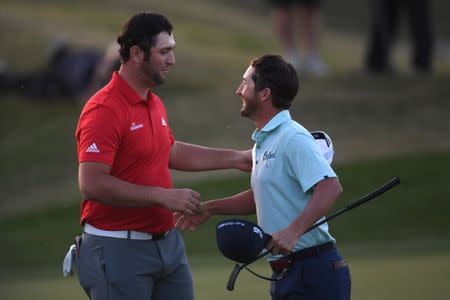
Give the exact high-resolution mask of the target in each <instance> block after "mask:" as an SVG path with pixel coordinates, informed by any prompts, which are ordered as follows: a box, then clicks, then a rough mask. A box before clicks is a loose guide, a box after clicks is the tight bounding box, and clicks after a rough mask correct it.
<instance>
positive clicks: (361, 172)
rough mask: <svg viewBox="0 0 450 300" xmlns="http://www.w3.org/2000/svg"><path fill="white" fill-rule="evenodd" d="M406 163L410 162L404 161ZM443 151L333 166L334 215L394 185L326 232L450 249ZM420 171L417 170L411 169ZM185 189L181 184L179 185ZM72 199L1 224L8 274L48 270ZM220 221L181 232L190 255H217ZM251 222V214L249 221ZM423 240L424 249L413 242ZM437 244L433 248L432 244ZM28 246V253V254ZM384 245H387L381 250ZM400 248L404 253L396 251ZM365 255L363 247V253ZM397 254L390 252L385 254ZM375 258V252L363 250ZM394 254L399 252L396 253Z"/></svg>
mask: <svg viewBox="0 0 450 300" xmlns="http://www.w3.org/2000/svg"><path fill="white" fill-rule="evenodd" d="M411 162H414V163H413V164H411ZM449 167H450V154H449V153H438V154H427V155H425V154H424V155H414V156H408V157H394V158H390V159H385V160H377V161H369V162H359V163H352V164H346V165H342V166H337V167H336V171H337V173H338V174H339V175H340V178H341V181H342V184H343V186H344V194H343V196H342V197H341V198H340V199H341V200H340V201H338V203H337V205H336V207H335V209H334V210H335V211H336V210H338V209H340V208H343V207H344V206H346V205H348V204H350V203H351V202H353V201H354V200H356V199H358V198H359V197H361V196H362V195H364V194H366V193H368V192H369V191H371V190H373V189H374V188H375V187H378V186H379V185H381V184H383V183H384V182H386V181H387V180H389V179H391V178H392V177H394V176H399V177H400V179H401V184H400V185H399V186H397V187H395V188H393V189H392V190H391V191H389V192H387V193H385V194H383V195H382V196H380V197H379V198H377V199H376V200H373V201H372V202H369V203H367V204H365V205H364V206H361V207H360V208H358V209H355V210H354V211H350V212H348V213H347V214H346V215H343V216H341V217H338V218H336V220H333V221H332V224H331V231H332V233H333V235H334V236H335V237H336V238H337V240H338V241H339V243H342V244H343V245H349V247H350V248H352V249H356V250H354V251H355V252H358V251H359V250H358V247H362V248H374V249H378V248H377V247H376V245H383V244H385V243H393V245H396V247H397V246H398V245H399V244H405V245H406V244H408V243H409V244H410V246H409V248H411V249H416V250H420V249H421V247H425V248H429V249H436V248H437V249H439V248H445V249H450V235H449V233H448V225H449V219H448V211H450V204H449V202H448V201H447V200H448V199H449V198H450V189H449V188H448V186H447V185H446V183H448V182H450V176H449V173H448V172H447V170H448V168H449ZM415 168H420V170H421V172H414V170H415ZM183 186H184V185H183ZM187 186H189V187H191V188H193V189H195V190H197V191H199V192H200V193H201V194H202V197H203V199H212V198H217V197H223V196H226V195H230V194H233V193H237V192H240V191H242V190H244V189H247V188H248V186H249V178H248V176H236V177H231V178H228V177H225V178H218V179H211V180H205V181H203V182H199V183H195V184H188V185H187ZM79 210H80V209H79V204H78V202H72V203H68V204H67V205H62V206H59V207H55V208H49V209H45V210H41V211H37V212H33V213H29V214H25V215H22V216H15V217H9V218H4V219H3V220H1V221H0V239H1V244H2V248H1V252H0V264H1V265H2V266H3V270H0V273H2V272H5V270H8V269H17V268H18V269H22V268H41V267H45V266H47V265H53V264H55V262H57V261H58V259H56V258H58V257H61V255H62V253H64V251H65V250H66V248H67V247H68V246H69V245H70V244H71V243H72V241H73V237H74V236H75V235H77V234H78V233H79V231H80V228H79V225H78V219H79ZM223 218H224V217H215V218H213V219H211V220H210V221H208V223H206V224H205V225H204V226H202V227H200V228H199V230H198V231H196V232H192V233H191V232H187V233H184V236H185V240H186V247H187V249H188V252H189V253H191V254H192V255H194V256H195V255H207V254H210V253H214V252H217V249H216V244H215V227H214V226H215V224H216V223H217V221H218V220H219V219H223ZM249 218H250V219H252V220H254V217H249ZM422 240H423V244H421V243H420V241H422ZM437 241H439V243H437ZM30 245H32V248H33V251H31V252H30V251H29V246H30ZM388 248H391V247H387V249H388ZM400 250H402V251H403V248H402V247H400ZM365 251H367V250H365ZM391 251H393V252H392V253H396V252H398V251H395V249H391ZM369 252H371V253H372V254H375V253H376V252H377V250H375V251H369ZM397 254H399V253H397Z"/></svg>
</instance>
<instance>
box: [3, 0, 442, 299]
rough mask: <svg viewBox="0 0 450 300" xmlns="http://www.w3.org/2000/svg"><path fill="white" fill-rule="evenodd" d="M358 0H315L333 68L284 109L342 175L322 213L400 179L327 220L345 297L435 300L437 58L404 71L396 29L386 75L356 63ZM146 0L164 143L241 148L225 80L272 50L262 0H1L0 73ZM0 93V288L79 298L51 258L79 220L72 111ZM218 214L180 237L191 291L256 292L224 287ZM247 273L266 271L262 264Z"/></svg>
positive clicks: (241, 185)
mask: <svg viewBox="0 0 450 300" xmlns="http://www.w3.org/2000/svg"><path fill="white" fill-rule="evenodd" d="M367 2H368V1H355V0H351V1H346V2H345V3H341V2H336V3H334V2H332V1H328V2H326V3H324V5H325V6H324V12H325V14H326V15H325V17H326V18H325V20H326V23H325V25H326V26H325V27H324V29H325V30H324V35H323V40H322V54H323V55H324V57H325V59H326V60H327V62H328V63H329V64H330V67H331V68H332V71H333V74H332V76H330V77H328V78H324V79H312V78H303V77H302V78H301V89H300V93H299V95H298V97H297V99H296V100H295V102H294V104H293V107H292V109H291V114H292V115H293V116H294V118H295V119H297V120H299V121H300V123H302V124H303V125H305V127H307V128H308V129H310V130H317V129H321V130H325V131H327V132H328V133H329V134H330V135H331V137H332V138H333V141H334V147H335V151H336V154H335V169H336V171H337V173H338V174H339V176H340V179H341V181H342V184H343V186H344V194H343V196H342V197H341V198H340V200H339V202H338V203H337V205H336V207H335V210H337V209H340V208H342V207H344V206H345V205H347V204H348V203H350V202H351V201H353V200H356V199H357V198H358V197H360V196H361V195H363V194H366V193H368V192H369V191H371V190H372V189H374V188H375V187H376V186H378V185H381V184H382V183H384V182H385V181H387V180H389V179H391V178H392V177H394V176H399V177H400V178H401V184H400V185H399V186H397V187H395V188H394V189H393V190H391V191H389V192H387V193H386V194H384V195H382V196H381V197H379V198H377V199H376V200H374V201H372V202H370V203H367V204H365V205H364V206H361V207H360V208H358V209H357V210H354V211H351V212H348V213H347V214H346V215H344V216H340V217H338V218H337V219H335V220H333V221H332V223H331V232H332V234H333V235H334V236H335V237H336V238H337V240H338V244H339V248H340V249H341V252H342V253H343V254H344V256H345V257H346V259H347V260H348V261H349V263H350V266H351V270H352V277H353V297H352V298H353V299H363V300H367V299H368V300H371V299H395V300H402V299H405V300H406V299H408V300H411V299H412V300H414V299H434V298H442V297H445V295H448V294H450V290H449V286H448V282H449V280H450V255H449V253H450V234H449V231H448V227H449V225H450V219H449V218H448V211H450V204H449V201H448V199H450V187H449V186H450V185H449V182H450V177H449V176H450V175H449V174H448V169H449V167H450V140H449V139H448V138H447V135H448V134H447V133H448V132H450V122H448V113H449V111H450V102H449V101H448V99H450V93H449V89H448V82H449V81H448V79H449V73H450V72H449V71H450V64H449V62H448V61H444V60H440V59H438V58H436V59H435V66H436V72H435V73H434V74H433V75H432V76H417V75H415V74H411V73H409V66H408V59H409V52H408V51H409V49H408V48H409V45H408V43H409V41H408V40H407V38H406V36H405V35H403V34H402V35H401V36H400V37H401V39H400V40H399V43H398V47H396V49H395V51H394V53H393V54H394V56H393V58H394V62H395V64H396V65H398V67H399V74H398V75H397V76H388V77H371V76H366V75H364V74H361V73H359V72H357V71H358V70H359V69H360V68H361V63H362V58H363V56H364V51H365V46H366V45H365V43H366V39H367V37H366V26H367V22H368V20H367V17H366V15H367ZM447 2H448V1H443V0H439V1H435V2H434V5H433V16H434V24H435V25H436V27H435V29H436V30H435V32H436V38H437V39H438V40H437V42H440V41H441V39H442V38H444V39H445V38H446V37H448V36H449V34H450V32H449V31H448V30H449V28H450V26H447V25H448V22H449V20H450V19H449V18H448V17H447V16H446V13H447V11H448V9H446V8H448V3H447ZM350 8H351V9H350ZM148 9H151V10H155V11H159V12H161V13H163V14H166V15H167V16H169V18H170V19H171V20H172V22H173V24H174V26H175V37H176V41H177V48H176V58H177V65H176V67H175V68H174V69H173V72H171V75H170V78H169V81H168V82H167V84H165V85H163V86H161V87H158V88H157V89H156V92H157V93H158V94H159V95H160V96H161V97H162V99H163V100H164V102H165V104H166V106H167V110H168V115H169V123H170V125H171V128H172V130H173V132H174V133H175V136H176V138H177V139H179V140H182V141H189V142H193V143H199V144H202V145H207V146H216V147H233V148H241V149H245V148H249V147H251V146H252V141H251V139H250V135H251V132H252V130H253V128H254V124H253V123H252V122H251V121H249V120H247V119H243V118H241V117H240V115H239V109H240V106H241V101H240V99H239V98H238V97H237V96H236V95H235V94H234V91H235V89H236V87H237V84H238V83H239V82H240V78H241V76H242V73H243V71H244V70H245V68H246V67H247V64H248V62H249V60H250V58H252V57H254V56H255V55H258V54H260V53H262V52H279V51H280V48H279V45H278V43H277V41H276V39H275V38H274V36H273V34H272V29H271V24H270V19H269V17H268V13H269V10H268V7H267V6H265V5H262V4H261V1H259V0H249V1H245V3H243V2H242V1H236V0H233V1H231V0H230V1H226V2H224V1H219V0H215V1H211V0H190V1H189V5H186V3H185V1H180V0H178V1H175V0H173V1H165V0H155V1H151V3H150V2H148V1H145V0H130V1H126V2H124V1H121V0H109V1H100V2H95V1H94V2H93V1H87V0H80V1H75V2H74V1H65V0H63V1H56V0H45V1H32V0H21V1H11V0H1V1H0V26H2V27H3V28H7V30H4V31H3V32H2V34H1V35H0V58H1V59H3V60H5V61H6V62H7V64H8V68H9V69H11V70H28V71H30V70H35V69H37V68H40V67H42V66H43V65H44V64H45V59H46V55H47V50H48V49H47V48H48V45H49V44H50V42H51V41H52V40H54V39H55V38H56V37H64V38H66V39H67V40H68V41H69V42H71V43H73V44H74V46H75V47H94V48H98V49H103V47H105V46H106V45H107V44H109V43H110V42H111V41H113V40H114V39H115V37H116V35H117V34H118V32H119V30H120V26H121V24H122V23H123V21H124V19H125V18H127V17H128V16H129V15H130V14H131V13H134V12H137V11H142V10H148ZM447 39H448V38H447ZM438 44H439V43H437V45H438ZM1 100H2V110H0V161H1V164H0V165H1V167H0V245H1V246H0V299H8V300H9V299H20V300H21V299H30V298H33V299H38V300H39V299H59V298H64V299H69V300H70V299H85V298H86V297H85V296H84V294H83V292H82V290H81V288H80V287H79V285H78V283H77V280H76V278H70V279H63V278H62V275H61V273H62V272H61V262H62V259H63V256H64V254H65V253H66V251H67V248H68V246H69V245H70V244H71V243H72V239H73V236H74V235H76V234H78V233H79V231H80V227H79V224H78V219H79V210H80V208H79V201H80V195H79V191H78V187H77V161H76V149H75V140H74V131H75V127H76V124H77V119H78V116H79V113H80V109H81V108H80V106H79V105H77V104H76V103H72V102H69V101H67V99H56V100H55V101H47V100H46V99H39V100H36V101H32V100H31V99H28V98H26V97H23V96H20V95H15V94H7V95H5V94H2V95H1ZM174 178H175V184H176V185H177V186H180V187H190V188H194V189H196V190H198V191H200V192H201V194H202V198H203V199H211V198H216V197H222V196H225V195H229V194H231V193H236V192H239V191H241V190H243V189H246V188H248V186H249V178H248V175H243V174H242V173H238V172H234V171H232V172H212V173H208V174H200V173H199V174H183V173H181V172H174ZM249 218H250V219H251V220H254V217H249ZM219 219H221V218H219V217H216V218H213V219H212V220H210V221H209V222H208V223H207V224H205V226H202V227H201V228H200V229H199V230H198V231H197V232H194V233H184V237H185V241H186V246H187V250H188V254H189V257H190V260H191V263H192V269H193V273H194V279H195V287H196V293H197V299H212V298H213V299H216V300H219V299H268V298H269V297H268V292H267V289H268V286H267V283H266V282H264V281H261V280H258V279H256V278H254V277H253V276H250V275H249V274H248V273H247V272H243V273H242V274H241V275H240V277H239V280H238V282H237V284H236V290H235V291H234V292H232V293H230V292H228V291H226V290H225V284H226V280H227V278H228V276H229V272H231V269H232V265H233V264H232V263H231V262H230V261H227V260H226V259H225V258H224V257H222V256H220V254H219V253H218V251H217V248H216V245H215V228H214V225H215V224H216V222H217V221H218V220H219ZM255 268H256V269H257V270H258V271H261V272H263V273H266V274H267V272H268V269H267V265H266V264H264V262H263V261H261V262H259V263H258V264H257V265H256V266H255Z"/></svg>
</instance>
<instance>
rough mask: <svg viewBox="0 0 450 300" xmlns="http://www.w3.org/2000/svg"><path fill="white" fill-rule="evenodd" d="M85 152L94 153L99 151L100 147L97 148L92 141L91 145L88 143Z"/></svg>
mask: <svg viewBox="0 0 450 300" xmlns="http://www.w3.org/2000/svg"><path fill="white" fill-rule="evenodd" d="M86 152H95V153H99V152H100V149H98V148H97V145H96V144H95V143H92V145H90V146H89V147H88V148H87V149H86Z"/></svg>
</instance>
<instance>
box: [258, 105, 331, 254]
mask: <svg viewBox="0 0 450 300" xmlns="http://www.w3.org/2000/svg"><path fill="white" fill-rule="evenodd" d="M252 139H253V140H254V141H255V142H256V143H255V146H254V147H253V151H252V158H253V168H252V176H251V186H252V189H253V193H254V197H255V204H256V212H257V217H258V224H259V225H260V226H261V227H262V229H263V230H264V231H265V232H266V233H268V234H272V233H274V232H276V231H280V230H282V229H285V228H286V227H288V226H289V225H290V224H291V223H292V222H293V221H294V219H295V218H297V217H298V216H299V215H300V214H301V212H302V211H303V210H304V208H305V207H306V205H307V204H308V201H309V199H310V198H311V195H312V193H313V189H314V186H315V185H316V184H317V183H318V182H319V181H321V180H323V179H325V178H329V177H337V176H336V173H335V172H334V171H333V169H332V168H331V166H330V165H329V164H328V162H327V161H326V159H325V158H324V157H323V155H322V153H321V151H320V149H319V147H318V145H317V144H316V142H315V140H314V137H313V136H312V135H311V134H310V133H309V132H308V131H307V130H306V129H305V128H304V127H303V126H301V125H300V124H298V123H297V122H295V121H294V120H292V119H291V115H290V114H289V111H288V110H283V111H281V112H279V113H278V114H277V115H275V116H274V117H273V118H272V119H271V120H270V121H269V123H267V124H266V126H264V127H263V128H262V129H261V130H255V132H254V133H253V135H252ZM330 241H332V242H335V239H334V238H333V237H332V236H331V235H330V234H329V233H328V224H327V223H324V224H322V225H321V226H319V227H318V228H316V229H314V230H312V231H310V232H308V233H306V234H304V235H302V236H301V237H300V239H299V240H298V242H297V244H296V245H295V247H294V249H293V251H297V250H300V249H303V248H308V247H312V246H315V245H320V244H323V243H326V242H330ZM277 258H279V256H269V257H268V259H269V260H273V259H277Z"/></svg>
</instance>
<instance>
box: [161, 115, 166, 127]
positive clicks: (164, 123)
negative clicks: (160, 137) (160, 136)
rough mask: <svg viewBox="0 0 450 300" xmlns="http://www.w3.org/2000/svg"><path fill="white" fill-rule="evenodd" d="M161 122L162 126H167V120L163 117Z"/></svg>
mask: <svg viewBox="0 0 450 300" xmlns="http://www.w3.org/2000/svg"><path fill="white" fill-rule="evenodd" d="M161 124H162V126H167V122H166V120H164V118H163V117H161Z"/></svg>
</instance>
